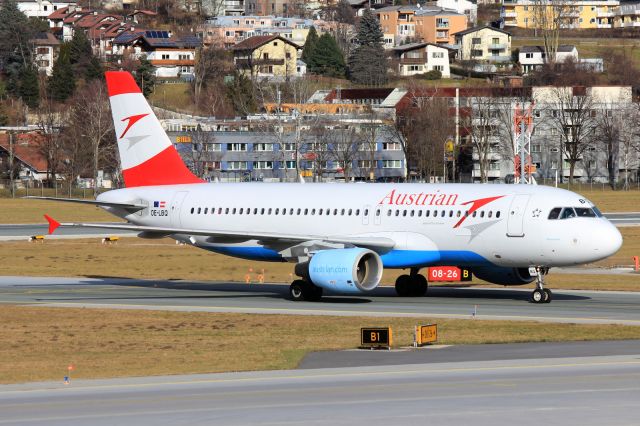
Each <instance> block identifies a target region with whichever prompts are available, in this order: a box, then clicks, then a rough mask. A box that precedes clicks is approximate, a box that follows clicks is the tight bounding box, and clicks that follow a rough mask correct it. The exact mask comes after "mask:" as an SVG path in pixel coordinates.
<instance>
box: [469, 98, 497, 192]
mask: <svg viewBox="0 0 640 426" xmlns="http://www.w3.org/2000/svg"><path fill="white" fill-rule="evenodd" d="M469 102H470V105H469V107H468V109H467V111H466V112H465V114H464V116H463V117H462V120H461V125H462V128H463V130H464V133H465V134H466V135H467V138H468V142H469V144H470V145H471V146H472V147H473V154H474V159H475V156H476V155H477V157H478V160H477V161H478V166H479V168H480V181H481V182H483V183H485V182H488V180H489V173H488V172H489V167H490V166H489V164H490V163H491V154H495V153H496V151H497V148H498V144H497V143H496V142H495V137H496V136H498V131H497V128H498V127H499V121H498V119H497V117H498V107H497V101H496V98H495V97H493V96H491V95H488V96H473V97H470V98H469Z"/></svg>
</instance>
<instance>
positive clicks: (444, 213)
mask: <svg viewBox="0 0 640 426" xmlns="http://www.w3.org/2000/svg"><path fill="white" fill-rule="evenodd" d="M400 215H402V216H403V217H406V216H410V217H414V216H417V217H422V216H423V214H422V210H400V209H396V210H393V209H388V210H387V216H400ZM462 215H464V216H465V217H468V216H471V217H481V218H484V217H485V216H486V217H488V218H490V217H493V210H489V211H488V212H486V214H485V211H484V210H481V211H474V212H473V213H471V214H469V210H466V211H462V210H448V209H444V210H438V209H433V210H425V211H424V217H433V218H437V217H454V216H455V217H461V216H462ZM495 217H496V218H499V217H500V211H496V212H495Z"/></svg>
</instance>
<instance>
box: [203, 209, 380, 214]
mask: <svg viewBox="0 0 640 426" xmlns="http://www.w3.org/2000/svg"><path fill="white" fill-rule="evenodd" d="M363 212H364V215H365V216H368V215H369V209H364V210H363ZM191 214H212V215H213V214H218V215H229V214H230V215H251V214H253V215H256V216H257V215H277V216H286V215H289V216H316V215H317V216H360V209H333V210H332V209H310V208H305V209H303V208H297V209H295V208H289V209H286V208H282V209H281V208H279V207H278V208H275V209H274V208H265V207H263V208H257V207H254V208H253V209H252V208H244V207H218V208H217V209H216V207H211V209H209V207H191Z"/></svg>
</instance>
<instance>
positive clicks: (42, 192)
mask: <svg viewBox="0 0 640 426" xmlns="http://www.w3.org/2000/svg"><path fill="white" fill-rule="evenodd" d="M13 183H14V191H13V194H12V191H11V182H10V181H9V180H0V198H11V197H14V198H20V197H29V196H37V197H63V198H94V197H93V188H90V187H80V186H77V185H71V186H69V184H68V183H67V182H55V183H54V184H53V185H47V184H43V183H42V182H41V181H38V180H28V181H27V180H24V181H21V180H16V181H14V182H13ZM105 191H107V189H103V188H98V192H99V193H100V192H105Z"/></svg>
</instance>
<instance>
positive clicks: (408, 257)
mask: <svg viewBox="0 0 640 426" xmlns="http://www.w3.org/2000/svg"><path fill="white" fill-rule="evenodd" d="M203 248H205V249H206V250H210V251H213V252H215V253H220V254H224V255H227V256H232V257H237V258H240V259H247V260H260V261H267V262H285V260H284V259H283V258H282V256H280V254H279V253H278V252H277V251H275V250H272V249H268V248H264V247H233V246H216V247H211V246H209V247H203ZM380 258H381V259H382V264H383V265H384V267H385V268H411V267H424V266H439V265H443V266H451V265H455V266H487V265H492V263H491V262H489V261H488V260H487V259H485V258H484V257H482V256H480V255H479V254H477V253H474V252H472V251H466V250H444V251H426V250H391V251H390V252H388V253H385V254H383V255H382V256H380Z"/></svg>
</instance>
